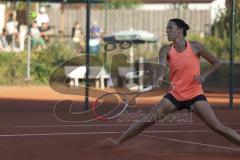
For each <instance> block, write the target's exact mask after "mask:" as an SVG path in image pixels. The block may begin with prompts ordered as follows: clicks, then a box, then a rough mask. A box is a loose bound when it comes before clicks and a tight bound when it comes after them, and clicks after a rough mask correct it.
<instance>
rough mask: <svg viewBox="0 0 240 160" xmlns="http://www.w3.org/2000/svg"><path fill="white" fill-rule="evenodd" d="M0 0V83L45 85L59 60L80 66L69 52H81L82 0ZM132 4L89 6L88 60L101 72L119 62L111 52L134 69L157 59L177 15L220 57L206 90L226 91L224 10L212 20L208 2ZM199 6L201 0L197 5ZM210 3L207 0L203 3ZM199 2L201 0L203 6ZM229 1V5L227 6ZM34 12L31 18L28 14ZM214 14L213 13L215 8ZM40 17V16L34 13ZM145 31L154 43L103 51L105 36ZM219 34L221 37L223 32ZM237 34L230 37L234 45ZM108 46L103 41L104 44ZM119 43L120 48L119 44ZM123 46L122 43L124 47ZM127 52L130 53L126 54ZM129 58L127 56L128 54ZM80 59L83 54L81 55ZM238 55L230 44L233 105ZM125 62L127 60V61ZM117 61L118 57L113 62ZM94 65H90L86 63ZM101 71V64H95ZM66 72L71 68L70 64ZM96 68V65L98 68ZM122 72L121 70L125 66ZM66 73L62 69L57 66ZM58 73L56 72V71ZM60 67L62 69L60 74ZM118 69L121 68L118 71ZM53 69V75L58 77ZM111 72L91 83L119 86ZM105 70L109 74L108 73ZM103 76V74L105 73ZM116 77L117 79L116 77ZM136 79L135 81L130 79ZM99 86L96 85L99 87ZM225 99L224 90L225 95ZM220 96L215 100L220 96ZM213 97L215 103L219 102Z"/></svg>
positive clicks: (83, 30)
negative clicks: (193, 6) (170, 22)
mask: <svg viewBox="0 0 240 160" xmlns="http://www.w3.org/2000/svg"><path fill="white" fill-rule="evenodd" d="M29 2H30V1H29ZM0 4H1V7H0V8H1V12H2V13H4V16H1V17H0V18H1V19H2V20H1V22H2V23H3V24H4V25H2V26H0V27H1V30H2V33H1V37H2V38H1V39H2V40H1V41H2V43H1V48H0V50H1V54H0V62H1V63H0V65H1V69H0V72H1V74H0V76H1V78H0V84H1V85H2V86H5V85H25V84H28V85H29V83H30V84H31V85H39V84H41V85H49V82H48V81H49V77H50V76H51V73H53V71H55V69H56V68H58V67H59V66H61V65H63V64H69V65H73V66H74V64H78V65H84V63H85V62H84V61H81V62H75V61H76V59H75V57H77V56H83V55H84V54H85V51H86V48H85V46H86V43H85V38H86V4H84V3H33V2H30V3H27V2H5V3H0ZM141 5H143V4H138V6H134V7H132V8H113V7H109V6H111V5H109V4H108V3H103V4H93V5H92V8H91V19H90V21H91V29H90V31H91V39H90V54H91V55H92V56H96V57H97V58H98V60H99V61H101V63H100V62H96V61H98V60H96V59H95V58H92V59H94V60H92V61H91V63H97V64H98V65H100V64H101V65H103V66H104V72H106V75H107V73H109V72H111V67H112V68H114V66H113V65H119V64H117V63H118V60H116V61H114V62H113V61H111V59H112V57H113V56H114V55H117V54H123V55H126V56H127V59H128V60H130V61H131V60H132V61H133V62H136V63H135V64H134V65H133V66H135V69H136V70H139V66H140V65H138V64H139V63H138V62H139V61H140V60H139V58H140V57H143V61H144V62H149V63H155V62H157V58H158V51H159V48H160V47H161V46H162V45H163V44H169V42H168V41H167V38H166V25H167V22H168V20H169V19H171V18H176V17H178V18H182V19H184V21H186V22H187V23H188V24H189V26H190V31H189V33H188V39H190V40H196V41H200V42H202V43H203V44H204V45H205V46H206V48H208V49H209V50H210V51H211V52H213V53H214V54H215V55H216V56H217V57H218V58H221V59H223V61H224V65H222V66H221V68H220V69H219V70H218V71H217V72H215V73H214V74H212V75H211V76H210V77H209V78H208V79H207V80H206V82H205V84H204V90H205V91H206V92H207V93H216V94H219V95H220V93H228V90H229V78H228V77H229V75H228V73H229V54H230V53H229V52H230V35H229V26H226V23H228V24H230V19H229V18H228V16H229V14H230V12H229V11H228V12H224V13H222V14H219V15H218V17H217V18H215V19H214V20H213V19H211V16H212V10H211V9H210V8H209V7H208V8H206V9H204V7H202V8H203V9H191V8H189V7H188V5H186V4H179V6H184V5H185V7H180V8H178V9H176V5H174V4H169V6H171V5H172V6H173V7H165V8H164V6H163V7H162V9H159V10H158V9H155V10H146V9H142V8H141V7H140V6H141ZM198 5H201V4H198ZM209 5H210V4H209ZM203 6H204V5H203ZM228 6H229V5H228ZM32 12H37V17H34V15H31V16H32V18H31V16H30V18H29V15H30V13H32ZM216 14H218V13H216ZM40 17H41V18H40ZM136 30H138V31H140V30H141V31H147V32H149V33H152V34H153V35H154V36H155V37H157V38H158V40H157V41H154V43H147V42H146V43H134V42H131V46H130V47H126V46H127V45H128V44H122V46H121V45H120V44H118V45H117V46H118V48H116V46H114V45H113V46H110V47H113V48H112V49H109V50H107V49H106V47H107V46H106V44H109V41H105V37H109V36H111V35H112V34H113V33H116V32H120V31H136ZM223 34H225V36H224V35H223ZM239 37H240V36H239V33H237V34H236V36H235V42H236V44H238V41H239ZM108 47H109V46H108ZM114 47H115V48H114ZM121 47H122V48H121ZM124 47H125V48H124ZM130 53H132V57H131V56H129V54H130ZM131 58H132V59H131ZM83 59H84V58H83ZM239 61H240V57H239V47H238V46H236V53H235V63H234V71H233V73H234V74H233V75H234V80H233V83H234V88H235V93H237V94H236V96H235V98H236V104H238V105H239V103H240V102H238V101H237V98H239V93H240V86H239V83H238V82H239V81H240V72H239V71H240V69H239V67H240V64H239ZM127 62H128V61H127ZM119 63H121V62H119ZM90 65H93V66H96V65H95V64H90ZM209 67H210V65H208V64H207V63H206V62H205V61H202V71H203V72H204V71H206V70H208V69H209ZM100 70H101V71H102V69H101V68H100ZM70 71H72V70H71V69H70ZM98 71H99V70H98ZM125 71H126V70H125ZM60 72H61V74H65V76H67V75H66V74H67V73H66V72H67V71H66V70H62V71H60ZM60 72H59V73H58V74H60ZM63 72H64V73H63ZM123 72H124V71H123ZM58 74H57V76H59V75H58ZM114 74H116V76H117V77H118V78H117V79H114V78H112V79H111V80H109V79H107V78H106V79H105V80H103V82H99V83H100V84H98V85H96V84H95V83H96V82H92V83H94V84H93V86H94V87H96V86H101V83H103V84H102V85H104V87H111V86H112V85H116V86H117V87H118V86H121V85H122V83H123V82H122V81H121V80H119V79H121V78H119V77H121V75H119V74H120V73H119V70H116V73H111V75H110V76H112V77H113V75H114ZM108 75H109V74H108ZM106 77H107V76H106ZM79 80H80V81H78V80H77V81H78V82H77V81H72V80H71V79H67V80H66V83H69V84H71V85H76V84H77V85H79V84H78V83H80V85H81V84H82V83H83V82H82V81H81V78H79ZM116 81H117V82H116ZM136 83H138V84H139V82H136ZM104 87H102V88H104ZM225 98H226V101H228V99H227V94H226V97H225ZM220 101H221V100H220ZM220 101H219V103H220Z"/></svg>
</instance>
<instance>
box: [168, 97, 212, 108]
mask: <svg viewBox="0 0 240 160" xmlns="http://www.w3.org/2000/svg"><path fill="white" fill-rule="evenodd" d="M164 98H167V99H168V100H170V101H171V102H172V103H173V104H174V105H175V106H176V108H177V109H178V110H182V109H189V110H190V109H191V105H193V104H194V103H195V102H197V101H207V98H206V97H205V96H204V95H202V94H201V95H198V96H196V97H194V98H192V99H190V100H186V101H179V100H177V99H176V98H175V97H174V96H173V95H172V94H170V93H168V94H166V95H165V96H164Z"/></svg>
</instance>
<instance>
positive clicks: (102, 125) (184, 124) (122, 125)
mask: <svg viewBox="0 0 240 160" xmlns="http://www.w3.org/2000/svg"><path fill="white" fill-rule="evenodd" d="M131 124H132V123H129V124H72V125H34V126H33V125H19V126H2V127H5V128H6V127H11V128H58V127H125V126H129V125H131ZM224 124H226V125H239V124H240V123H237V122H236V123H224ZM194 125H196V126H197V125H205V123H201V122H200V123H156V124H154V125H153V126H194Z"/></svg>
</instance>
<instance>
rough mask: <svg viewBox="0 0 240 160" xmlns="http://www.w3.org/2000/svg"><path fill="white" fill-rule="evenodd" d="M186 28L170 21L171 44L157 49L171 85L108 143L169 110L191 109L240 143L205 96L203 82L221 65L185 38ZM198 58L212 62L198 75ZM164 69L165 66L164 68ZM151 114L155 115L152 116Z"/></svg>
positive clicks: (131, 133)
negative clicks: (157, 101)
mask: <svg viewBox="0 0 240 160" xmlns="http://www.w3.org/2000/svg"><path fill="white" fill-rule="evenodd" d="M187 30H189V26H188V24H186V23H185V22H184V21H183V20H181V19H171V20H169V22H168V24H167V28H166V33H167V38H168V40H169V41H172V44H171V45H167V46H163V47H162V48H161V49H160V52H159V63H160V65H162V66H166V65H167V63H168V65H169V68H170V81H171V83H170V84H171V87H170V90H169V92H168V93H167V94H166V95H165V96H164V97H163V99H162V100H161V101H160V102H159V103H158V105H156V106H155V107H153V109H152V110H151V112H150V114H148V115H147V117H146V118H144V119H148V121H139V122H136V123H134V124H133V125H132V126H130V127H129V128H128V130H127V131H126V132H125V133H123V135H122V136H121V137H120V138H119V139H113V138H108V141H110V142H111V145H113V146H115V145H120V144H122V143H123V142H125V141H127V140H128V139H130V138H132V137H134V136H136V135H137V134H139V133H140V132H141V131H143V130H144V129H145V128H147V127H149V126H151V125H153V124H154V123H155V122H156V121H157V120H160V119H162V118H164V117H165V116H166V115H168V114H169V113H173V112H175V111H178V110H181V109H189V110H192V111H193V112H195V113H196V114H197V116H199V117H200V118H201V119H202V120H203V121H204V122H205V123H206V125H208V126H209V127H210V128H211V129H213V130H214V131H215V132H217V133H218V134H220V135H222V136H223V137H225V138H226V139H228V140H229V141H230V142H232V143H234V144H237V145H240V135H239V134H238V133H237V132H236V131H234V130H232V129H231V128H229V127H227V126H225V125H224V124H222V123H221V122H220V121H219V120H218V119H217V117H216V116H215V114H214V112H213V110H212V108H211V107H210V105H209V103H208V101H207V99H206V97H205V96H204V93H203V89H202V83H203V82H204V80H205V79H206V78H207V77H208V76H209V75H210V74H211V73H213V72H214V71H216V70H217V69H218V68H219V66H220V65H221V61H220V60H219V59H217V58H216V57H215V56H214V55H213V54H211V53H210V52H209V51H208V50H207V49H206V48H205V47H204V46H203V45H202V44H201V43H199V42H196V41H187V40H186V39H185V37H186V35H187ZM200 57H203V58H204V59H206V60H207V61H208V62H209V63H211V64H212V66H211V68H210V69H208V70H207V71H206V72H204V73H202V74H201V75H200ZM163 68H164V67H163ZM162 72H163V71H162V70H161V69H159V71H158V73H159V74H158V75H159V76H158V77H159V78H158V81H160V82H161V80H162V77H161V74H162ZM152 114H154V115H155V116H152Z"/></svg>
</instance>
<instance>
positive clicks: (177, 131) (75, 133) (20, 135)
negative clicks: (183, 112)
mask: <svg viewBox="0 0 240 160" xmlns="http://www.w3.org/2000/svg"><path fill="white" fill-rule="evenodd" d="M235 131H240V130H235ZM123 132H124V131H116V132H113V131H111V132H61V133H59V132H57V133H19V134H0V137H28V136H58V135H97V134H118V133H123ZM203 132H213V131H211V130H188V131H185V130H180V131H179V130H175V131H143V132H142V133H203ZM213 133H214V132H213Z"/></svg>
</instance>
